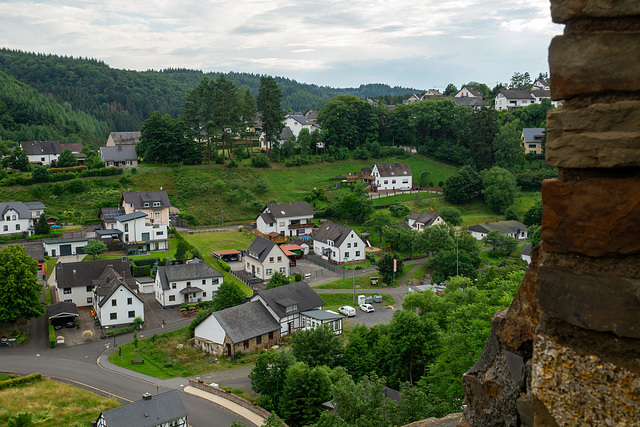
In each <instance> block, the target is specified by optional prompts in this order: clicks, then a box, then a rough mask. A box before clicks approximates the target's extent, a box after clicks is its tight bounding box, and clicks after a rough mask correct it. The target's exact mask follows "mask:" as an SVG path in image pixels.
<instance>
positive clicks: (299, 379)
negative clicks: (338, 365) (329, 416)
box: [278, 362, 331, 427]
mask: <svg viewBox="0 0 640 427" xmlns="http://www.w3.org/2000/svg"><path fill="white" fill-rule="evenodd" d="M330 398H331V378H330V371H329V368H327V367H326V366H316V367H314V368H310V367H309V366H307V364H305V363H303V362H296V363H295V364H294V365H293V366H291V367H290V368H289V369H287V374H286V379H285V382H284V388H283V393H282V398H281V399H280V405H279V406H280V410H279V412H278V413H279V414H281V415H282V417H283V418H284V420H285V421H286V422H287V424H289V425H290V426H292V427H300V426H305V425H307V424H311V423H313V422H315V421H317V419H318V418H319V417H320V414H321V413H322V411H323V410H322V406H321V405H322V403H323V402H326V401H327V400H329V399H330Z"/></svg>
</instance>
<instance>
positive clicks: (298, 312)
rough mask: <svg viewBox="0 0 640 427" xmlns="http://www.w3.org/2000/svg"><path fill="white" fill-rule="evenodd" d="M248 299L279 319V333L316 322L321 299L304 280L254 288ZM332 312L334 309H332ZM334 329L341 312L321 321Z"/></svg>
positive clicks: (340, 319)
mask: <svg viewBox="0 0 640 427" xmlns="http://www.w3.org/2000/svg"><path fill="white" fill-rule="evenodd" d="M251 301H252V302H254V301H259V302H260V303H262V304H263V305H264V306H265V307H266V308H267V310H269V313H271V315H272V316H273V317H274V318H275V319H276V320H277V321H278V322H279V324H280V334H281V335H282V336H286V335H291V334H293V333H295V332H296V331H297V330H298V329H301V328H306V327H311V325H312V324H313V323H314V322H315V324H316V326H317V325H318V324H319V322H318V319H317V317H316V315H317V313H315V311H316V310H322V306H324V305H325V302H324V300H323V299H322V298H320V296H319V295H318V294H317V293H316V292H315V291H314V290H313V289H311V287H310V286H309V285H308V284H307V283H306V282H294V283H291V284H289V285H283V286H278V287H277V288H272V289H265V290H262V291H255V293H254V295H253V297H252V298H251ZM334 314H335V313H334ZM324 323H326V324H327V326H328V327H330V328H332V329H333V330H334V331H342V316H340V315H337V316H336V317H335V318H333V319H332V320H330V321H329V320H328V319H327V321H326V322H324Z"/></svg>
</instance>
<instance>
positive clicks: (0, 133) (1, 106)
mask: <svg viewBox="0 0 640 427" xmlns="http://www.w3.org/2000/svg"><path fill="white" fill-rule="evenodd" d="M108 132H109V126H108V125H107V123H106V122H104V121H100V120H98V119H96V118H95V117H94V116H92V115H90V114H87V113H84V112H82V111H77V109H74V108H72V106H71V104H69V103H68V102H60V103H57V102H56V101H55V100H54V99H52V98H51V97H48V96H44V95H42V94H40V93H38V91H37V90H35V89H33V88H32V87H30V86H28V85H26V84H24V83H21V82H19V81H17V80H16V79H14V78H12V77H9V76H7V75H6V74H5V73H3V72H1V71H0V140H12V141H16V142H19V141H32V140H59V141H60V142H63V143H65V142H81V143H83V144H85V145H88V146H90V147H91V146H96V145H97V143H98V141H101V140H104V139H105V138H106V136H107V134H108Z"/></svg>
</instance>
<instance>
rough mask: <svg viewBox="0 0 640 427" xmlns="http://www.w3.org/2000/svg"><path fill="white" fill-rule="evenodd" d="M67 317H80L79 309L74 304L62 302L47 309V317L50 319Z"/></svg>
mask: <svg viewBox="0 0 640 427" xmlns="http://www.w3.org/2000/svg"><path fill="white" fill-rule="evenodd" d="M67 316H79V314H78V307H77V306H76V305H75V304H74V303H72V302H64V301H60V302H56V303H53V304H51V305H50V306H49V307H47V317H48V318H49V319H52V318H56V317H67Z"/></svg>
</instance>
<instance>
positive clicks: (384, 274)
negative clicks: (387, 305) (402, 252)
mask: <svg viewBox="0 0 640 427" xmlns="http://www.w3.org/2000/svg"><path fill="white" fill-rule="evenodd" d="M394 261H395V263H396V268H395V271H396V274H395V277H396V279H398V278H399V277H398V274H397V272H399V271H402V269H403V267H404V263H403V262H402V260H401V259H396V258H395V257H394V256H393V255H391V254H390V253H386V254H384V256H383V257H382V258H380V259H379V260H378V264H377V266H376V267H377V268H378V274H380V278H381V279H382V282H383V283H387V284H391V283H393V278H394Z"/></svg>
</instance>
